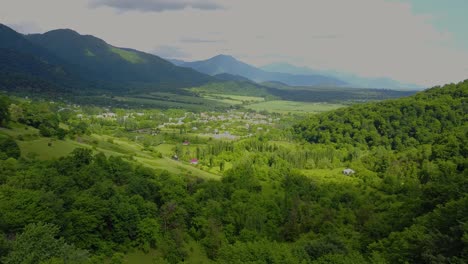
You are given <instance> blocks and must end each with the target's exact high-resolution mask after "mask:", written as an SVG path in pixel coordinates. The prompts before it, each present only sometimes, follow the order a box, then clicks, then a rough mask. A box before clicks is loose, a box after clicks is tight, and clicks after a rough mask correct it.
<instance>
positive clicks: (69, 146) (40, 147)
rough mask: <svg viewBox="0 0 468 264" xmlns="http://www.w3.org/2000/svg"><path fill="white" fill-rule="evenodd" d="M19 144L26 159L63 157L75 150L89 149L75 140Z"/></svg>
mask: <svg viewBox="0 0 468 264" xmlns="http://www.w3.org/2000/svg"><path fill="white" fill-rule="evenodd" d="M17 142H18V145H19V147H20V149H21V154H22V155H23V156H24V157H30V156H35V157H37V158H38V159H41V160H48V159H55V158H59V157H63V156H66V155H68V154H70V153H71V152H72V151H73V150H74V149H75V148H79V147H89V146H88V145H85V144H80V143H78V142H76V141H73V140H51V139H50V138H39V139H36V140H30V141H17ZM49 143H50V146H49Z"/></svg>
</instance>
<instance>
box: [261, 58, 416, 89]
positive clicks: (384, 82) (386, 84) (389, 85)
mask: <svg viewBox="0 0 468 264" xmlns="http://www.w3.org/2000/svg"><path fill="white" fill-rule="evenodd" d="M261 69H262V70H265V71H272V72H284V73H289V74H322V75H326V76H331V77H334V78H338V79H341V80H343V81H345V82H346V83H348V85H349V86H353V87H359V88H375V89H408V90H421V89H424V88H425V87H422V86H419V85H415V84H408V83H401V82H399V81H396V80H393V79H390V78H386V77H380V78H367V77H361V76H358V75H355V74H350V73H343V72H337V71H323V70H313V69H310V68H308V67H299V66H295V65H291V64H288V63H273V64H268V65H265V66H263V67H261Z"/></svg>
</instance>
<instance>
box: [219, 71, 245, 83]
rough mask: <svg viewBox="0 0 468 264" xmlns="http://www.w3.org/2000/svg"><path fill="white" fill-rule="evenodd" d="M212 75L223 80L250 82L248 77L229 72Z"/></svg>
mask: <svg viewBox="0 0 468 264" xmlns="http://www.w3.org/2000/svg"><path fill="white" fill-rule="evenodd" d="M213 77H215V78H216V79H219V80H223V81H236V82H252V81H251V80H250V79H248V78H245V77H243V76H240V75H234V74H229V73H220V74H216V75H214V76H213Z"/></svg>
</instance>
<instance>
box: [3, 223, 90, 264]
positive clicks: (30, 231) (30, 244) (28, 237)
mask: <svg viewBox="0 0 468 264" xmlns="http://www.w3.org/2000/svg"><path fill="white" fill-rule="evenodd" d="M58 232H59V228H58V227H57V226H55V225H52V224H45V223H37V224H29V225H27V226H26V227H25V228H24V231H23V233H21V234H20V235H19V236H18V237H17V238H16V240H15V241H14V242H13V246H12V250H11V252H10V253H9V254H8V255H7V256H6V257H5V258H4V259H3V263H5V264H18V263H21V264H36V263H41V262H45V261H49V260H51V259H53V258H59V259H63V260H64V262H65V263H85V262H86V261H87V253H86V252H85V251H83V250H79V249H76V248H75V247H74V246H72V245H69V244H67V243H66V242H65V241H64V240H63V238H56V236H57V234H58Z"/></svg>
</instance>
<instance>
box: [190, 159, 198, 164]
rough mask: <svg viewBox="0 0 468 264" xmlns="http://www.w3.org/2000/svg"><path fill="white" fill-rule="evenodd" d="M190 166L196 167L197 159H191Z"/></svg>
mask: <svg viewBox="0 0 468 264" xmlns="http://www.w3.org/2000/svg"><path fill="white" fill-rule="evenodd" d="M190 164H192V165H197V164H198V159H191V160H190Z"/></svg>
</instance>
